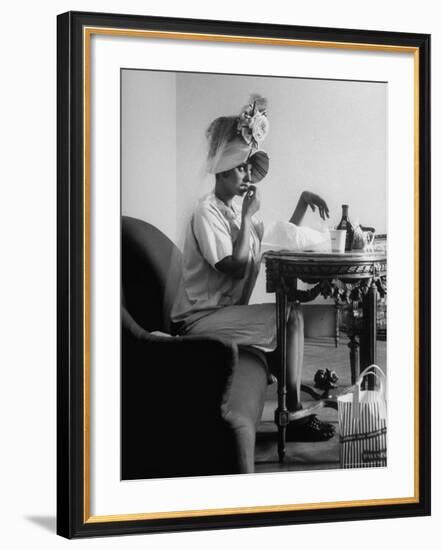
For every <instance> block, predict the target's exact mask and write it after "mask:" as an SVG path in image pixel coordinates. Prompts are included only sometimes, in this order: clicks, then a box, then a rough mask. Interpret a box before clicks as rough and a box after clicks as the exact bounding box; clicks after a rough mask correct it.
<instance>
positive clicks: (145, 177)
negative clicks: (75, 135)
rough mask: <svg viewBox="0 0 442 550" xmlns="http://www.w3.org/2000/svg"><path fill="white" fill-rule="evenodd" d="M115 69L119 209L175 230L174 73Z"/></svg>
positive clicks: (163, 228)
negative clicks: (118, 104) (118, 115)
mask: <svg viewBox="0 0 442 550" xmlns="http://www.w3.org/2000/svg"><path fill="white" fill-rule="evenodd" d="M121 75H122V76H121V181H122V189H121V211H122V213H123V214H124V215H129V216H133V217H135V218H140V219H142V220H145V221H148V222H150V223H152V224H153V225H155V226H156V227H158V228H159V229H161V231H163V232H164V233H166V235H171V236H175V234H176V179H175V174H176V111H175V104H176V102H175V96H176V89H175V75H174V74H173V73H168V72H160V71H155V72H154V73H153V72H150V71H136V70H133V69H126V70H123V71H122V73H121ZM159 106H161V107H164V108H159ZM165 213H167V215H165Z"/></svg>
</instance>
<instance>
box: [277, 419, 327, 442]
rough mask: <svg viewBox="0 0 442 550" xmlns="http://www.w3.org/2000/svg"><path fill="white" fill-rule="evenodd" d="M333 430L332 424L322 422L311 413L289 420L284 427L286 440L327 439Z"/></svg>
mask: <svg viewBox="0 0 442 550" xmlns="http://www.w3.org/2000/svg"><path fill="white" fill-rule="evenodd" d="M335 432H336V430H335V427H334V426H333V424H329V423H328V422H322V421H321V420H319V418H318V417H317V416H316V414H312V415H310V416H307V417H306V418H301V419H299V420H294V421H292V422H290V424H289V425H288V426H287V428H286V441H328V440H329V439H331V438H332V437H333V436H334V435H335Z"/></svg>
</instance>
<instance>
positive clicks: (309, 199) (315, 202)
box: [301, 191, 330, 220]
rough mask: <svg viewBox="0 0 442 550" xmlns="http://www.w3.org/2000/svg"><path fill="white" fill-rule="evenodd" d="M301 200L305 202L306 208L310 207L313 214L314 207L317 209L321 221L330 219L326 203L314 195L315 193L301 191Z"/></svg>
mask: <svg viewBox="0 0 442 550" xmlns="http://www.w3.org/2000/svg"><path fill="white" fill-rule="evenodd" d="M301 198H302V199H303V200H304V201H305V203H306V204H307V205H308V206H310V208H311V209H312V210H313V212H315V211H316V207H318V210H319V215H320V216H321V218H322V219H323V220H325V218H326V217H327V218H329V217H330V212H329V210H328V206H327V203H326V202H325V200H324V199H323V198H321V197H320V196H319V195H316V194H315V193H311V192H310V191H303V192H302V195H301Z"/></svg>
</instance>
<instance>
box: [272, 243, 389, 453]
mask: <svg viewBox="0 0 442 550" xmlns="http://www.w3.org/2000/svg"><path fill="white" fill-rule="evenodd" d="M263 259H264V261H265V264H266V287H267V292H274V293H275V294H276V310H277V315H276V319H277V339H278V351H279V377H278V408H277V409H276V411H275V422H276V424H277V426H278V456H279V461H280V462H283V461H284V456H285V438H286V426H287V424H288V423H289V422H290V420H292V419H293V418H294V416H295V415H294V414H293V413H290V412H289V411H288V409H287V406H286V396H287V373H286V354H287V324H286V320H287V313H288V309H287V308H288V304H289V302H308V301H310V300H313V299H314V298H316V297H317V296H319V295H322V296H324V297H333V298H334V299H335V300H337V301H338V300H342V301H347V302H351V301H362V311H363V317H362V330H361V336H360V366H361V369H364V368H365V367H367V366H369V365H372V364H373V363H376V311H377V298H378V294H380V295H381V296H383V295H384V294H385V280H386V274H387V256H386V253H385V252H384V251H382V252H355V251H352V252H345V253H315V252H285V251H278V252H273V251H269V252H265V253H264V256H263ZM298 280H301V281H303V282H305V283H310V284H313V285H314V286H313V287H312V288H310V289H309V290H299V289H298ZM370 378H371V377H370ZM371 383H372V381H369V384H371Z"/></svg>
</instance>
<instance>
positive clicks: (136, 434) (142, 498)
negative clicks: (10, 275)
mask: <svg viewBox="0 0 442 550" xmlns="http://www.w3.org/2000/svg"><path fill="white" fill-rule="evenodd" d="M57 49H58V53H57V71H58V72H57V74H58V92H57V112H58V122H57V137H58V166H57V179H58V199H57V209H58V210H57V211H58V223H57V230H58V238H57V243H58V244H57V247H58V248H57V255H58V264H57V269H58V287H57V296H58V336H57V338H58V384H57V391H58V422H57V429H58V444H57V452H58V456H57V465H58V471H57V486H58V489H57V499H58V500H57V502H58V508H57V524H58V527H57V531H58V534H59V535H61V536H64V537H67V538H74V537H90V536H103V535H121V534H130V533H152V532H168V531H184V530H197V529H219V528H234V527H247V526H251V527H253V526H266V525H283V524H295V523H306V522H325V521H327V522H328V521H343V520H356V519H359V520H360V519H374V518H390V517H405V516H419V515H429V514H430V306H431V297H430V36H429V35H425V34H411V33H395V32H378V31H371V30H350V29H331V28H319V27H318V28H316V27H296V26H285V25H284V26H282V25H269V24H265V23H260V24H257V23H239V22H224V21H207V20H194V19H174V18H161V17H146V16H131V15H115V14H100V13H82V12H69V13H64V14H62V15H59V16H58V48H57ZM387 287H388V292H387Z"/></svg>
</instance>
